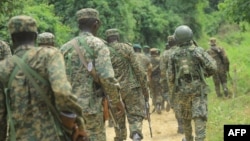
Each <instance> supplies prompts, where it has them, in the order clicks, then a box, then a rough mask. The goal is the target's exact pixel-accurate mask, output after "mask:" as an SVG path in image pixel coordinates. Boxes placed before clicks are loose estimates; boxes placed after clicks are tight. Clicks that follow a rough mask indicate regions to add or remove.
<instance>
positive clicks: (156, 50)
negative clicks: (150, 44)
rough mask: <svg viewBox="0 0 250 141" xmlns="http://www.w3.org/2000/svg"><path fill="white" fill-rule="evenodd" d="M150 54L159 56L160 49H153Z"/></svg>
mask: <svg viewBox="0 0 250 141" xmlns="http://www.w3.org/2000/svg"><path fill="white" fill-rule="evenodd" d="M150 54H151V55H157V54H159V49H158V48H151V49H150Z"/></svg>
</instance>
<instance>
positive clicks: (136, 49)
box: [133, 44, 141, 52]
mask: <svg viewBox="0 0 250 141" xmlns="http://www.w3.org/2000/svg"><path fill="white" fill-rule="evenodd" d="M133 48H134V51H135V52H141V45H140V44H133Z"/></svg>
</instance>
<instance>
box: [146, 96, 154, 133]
mask: <svg viewBox="0 0 250 141" xmlns="http://www.w3.org/2000/svg"><path fill="white" fill-rule="evenodd" d="M149 110H150V107H149V102H148V100H146V98H145V111H146V115H147V120H148V125H149V130H150V136H151V138H152V137H153V134H152V128H151V119H150V111H149Z"/></svg>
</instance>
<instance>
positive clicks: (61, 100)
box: [47, 48, 84, 129]
mask: <svg viewBox="0 0 250 141" xmlns="http://www.w3.org/2000/svg"><path fill="white" fill-rule="evenodd" d="M50 50H51V55H50V58H49V59H48V60H49V61H48V64H47V70H48V79H49V82H50V84H51V88H52V90H53V92H54V97H55V104H56V108H57V109H58V110H59V111H61V112H70V113H75V114H77V115H78V117H77V118H78V119H82V107H81V106H80V105H79V104H78V103H77V98H76V97H75V96H74V95H73V94H72V93H71V90H72V88H71V85H70V83H69V82H68V80H67V76H66V72H65V64H64V60H63V56H62V54H61V53H60V51H59V50H57V49H52V48H51V49H50ZM79 121H83V120H78V126H79V128H80V129H83V128H84V123H83V122H79Z"/></svg>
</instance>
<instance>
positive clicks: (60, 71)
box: [0, 15, 83, 141]
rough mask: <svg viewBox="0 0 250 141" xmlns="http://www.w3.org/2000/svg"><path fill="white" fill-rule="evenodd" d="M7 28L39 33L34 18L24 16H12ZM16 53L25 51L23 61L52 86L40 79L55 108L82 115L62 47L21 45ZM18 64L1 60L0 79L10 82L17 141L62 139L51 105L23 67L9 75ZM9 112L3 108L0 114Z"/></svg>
mask: <svg viewBox="0 0 250 141" xmlns="http://www.w3.org/2000/svg"><path fill="white" fill-rule="evenodd" d="M8 27H9V31H10V34H12V36H14V35H15V34H16V33H23V32H33V33H36V32H37V28H36V22H35V20H34V19H33V18H31V17H28V16H24V15H22V16H15V17H13V18H11V19H10V21H9V23H8ZM14 54H15V55H17V56H19V57H22V56H23V55H24V54H25V55H26V56H27V57H26V59H25V60H24V62H25V63H26V64H27V65H28V66H30V67H31V68H32V69H33V70H35V71H36V72H37V73H38V74H39V75H41V76H42V77H43V78H44V79H45V80H47V81H48V82H49V85H46V84H44V83H42V82H40V81H37V82H38V85H39V86H40V88H41V89H44V90H45V91H46V92H47V96H48V97H49V98H51V101H48V102H50V103H52V105H54V106H55V107H54V108H56V109H57V110H58V111H68V112H73V113H77V114H78V115H80V116H82V108H81V107H80V106H79V105H78V104H77V103H76V97H73V95H72V93H71V86H70V84H69V82H68V81H67V77H66V73H65V65H64V61H63V57H62V55H61V53H60V52H59V50H57V49H55V48H40V47H34V46H33V45H31V44H26V45H25V44H22V45H19V46H18V47H17V48H16V50H14ZM15 67H16V64H15V63H14V62H13V59H12V57H9V58H7V59H5V60H4V61H1V62H0V80H1V81H2V82H3V84H4V86H8V83H10V87H9V92H8V96H9V97H8V99H9V100H10V104H9V105H10V109H11V114H12V117H11V118H12V121H13V123H14V128H15V136H16V140H23V141H24V140H26V141H28V140H32V141H35V140H37V141H38V140H53V141H61V139H60V138H59V134H58V131H57V129H56V128H55V122H54V120H55V119H54V118H53V116H52V113H51V111H50V109H49V107H48V106H47V105H46V103H45V101H44V99H43V98H41V95H40V93H39V92H38V90H36V89H35V88H34V86H33V85H32V84H31V82H30V81H29V79H28V78H27V77H26V76H25V75H24V73H23V72H22V70H20V69H18V70H17V73H16V75H14V77H13V79H12V81H11V79H10V75H11V74H12V72H13V70H14V69H15ZM35 79H36V78H35ZM10 81H11V82H10ZM62 82H63V83H62ZM0 99H1V101H0V103H4V101H3V99H4V98H3V94H2V93H1V95H0ZM0 109H1V110H3V109H4V108H3V107H0ZM6 112H7V111H4V112H2V111H1V112H0V117H2V116H3V114H6ZM2 122H5V121H3V120H2V119H1V118H0V123H2ZM1 128H2V127H1ZM10 128H11V127H10ZM80 128H83V124H81V125H80ZM11 129H12V128H11ZM12 136H13V134H11V133H10V134H9V137H10V138H11V137H12Z"/></svg>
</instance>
